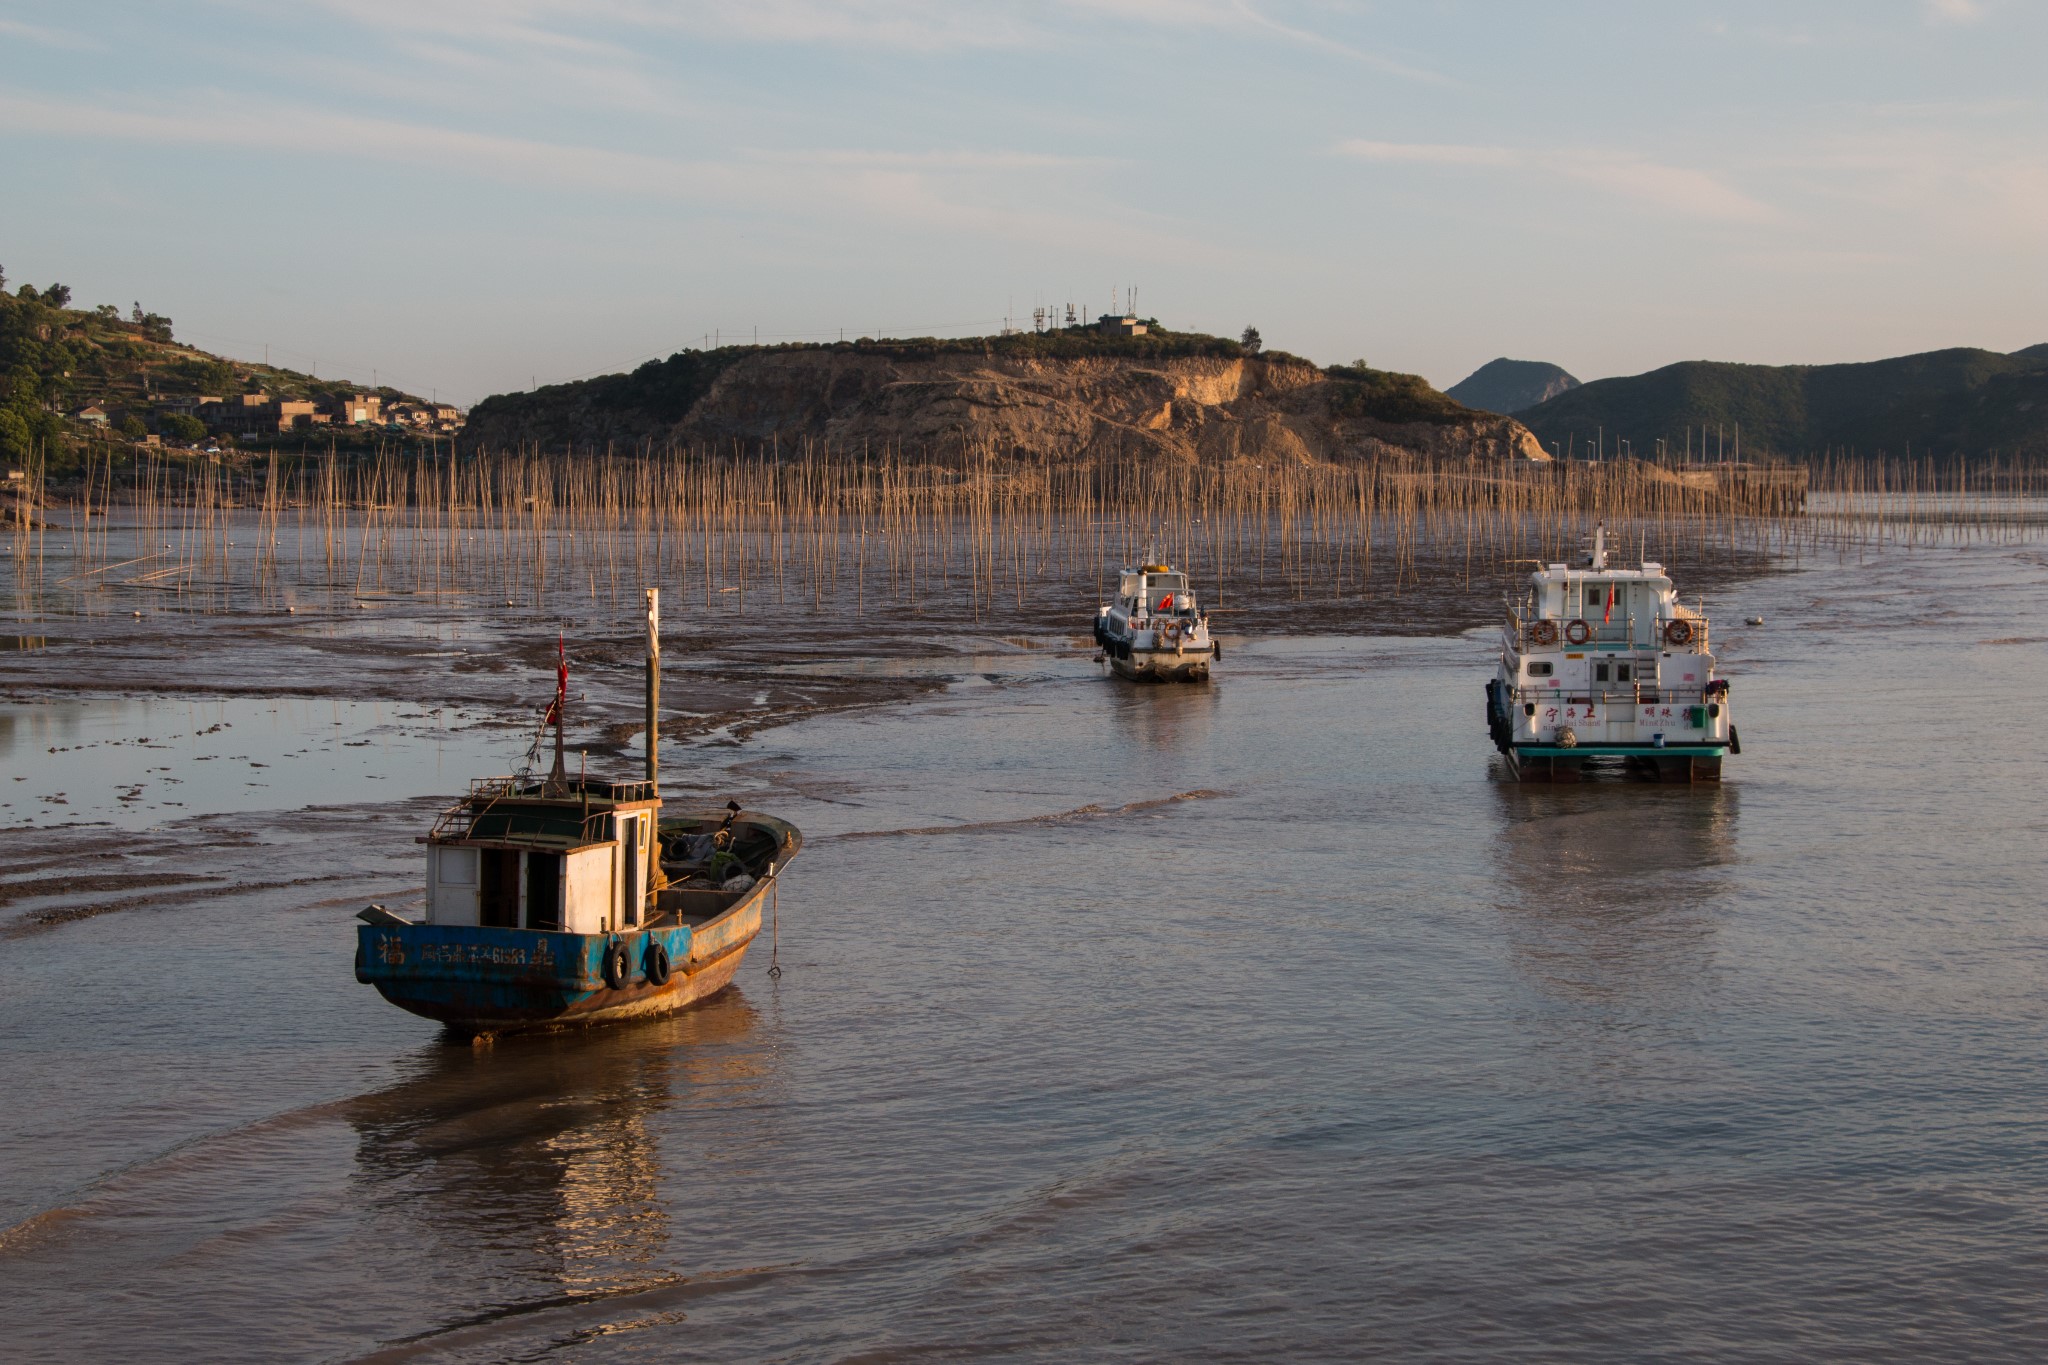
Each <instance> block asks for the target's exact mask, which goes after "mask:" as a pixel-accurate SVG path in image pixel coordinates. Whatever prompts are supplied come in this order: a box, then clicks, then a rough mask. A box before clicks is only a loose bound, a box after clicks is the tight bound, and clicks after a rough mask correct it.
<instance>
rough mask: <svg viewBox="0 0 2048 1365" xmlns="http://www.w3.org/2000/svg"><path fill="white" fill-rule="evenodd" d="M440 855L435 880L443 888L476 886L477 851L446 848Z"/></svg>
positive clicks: (440, 851)
mask: <svg viewBox="0 0 2048 1365" xmlns="http://www.w3.org/2000/svg"><path fill="white" fill-rule="evenodd" d="M437 852H438V853H439V855H440V861H439V867H438V868H437V869H436V875H435V880H437V881H438V882H440V884H441V885H443V886H475V885H476V850H475V849H473V848H444V849H439V850H437Z"/></svg>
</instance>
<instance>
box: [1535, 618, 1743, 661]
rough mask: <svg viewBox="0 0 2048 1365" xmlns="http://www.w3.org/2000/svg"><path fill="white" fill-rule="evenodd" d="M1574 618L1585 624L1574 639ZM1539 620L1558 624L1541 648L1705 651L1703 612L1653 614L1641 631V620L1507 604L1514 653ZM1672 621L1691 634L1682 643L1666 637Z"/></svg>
mask: <svg viewBox="0 0 2048 1365" xmlns="http://www.w3.org/2000/svg"><path fill="white" fill-rule="evenodd" d="M1574 619H1577V620H1583V621H1585V623H1586V625H1587V627H1588V633H1587V635H1586V638H1585V639H1584V640H1574V639H1572V638H1571V636H1570V634H1569V631H1570V629H1571V626H1572V624H1573V621H1574ZM1538 621H1548V622H1550V623H1551V624H1552V625H1553V626H1555V627H1556V628H1557V639H1556V640H1554V641H1553V642H1551V643H1550V644H1547V645H1543V646H1540V648H1541V649H1543V650H1557V649H1564V650H1573V649H1595V648H1598V647H1599V646H1602V645H1619V646H1621V647H1623V648H1628V649H1664V650H1669V649H1682V650H1685V651H1686V652H1688V653H1692V652H1697V653H1701V654H1705V653H1707V652H1708V643H1707V640H1708V625H1707V618H1706V617H1704V616H1676V617H1673V616H1658V617H1654V618H1652V619H1651V621H1650V622H1649V623H1648V624H1649V630H1648V631H1647V632H1643V631H1641V630H1640V626H1641V625H1642V623H1641V622H1638V623H1636V624H1635V625H1631V624H1630V623H1629V622H1627V621H1610V622H1606V623H1602V622H1601V621H1599V620H1598V619H1595V618H1590V617H1579V618H1572V617H1562V618H1560V617H1555V616H1533V615H1530V616H1525V615H1523V614H1521V613H1520V612H1517V611H1515V610H1514V609H1513V608H1512V607H1510V608H1509V609H1508V614H1507V622H1506V625H1507V630H1508V634H1509V636H1510V637H1511V638H1512V639H1513V640H1514V642H1515V652H1516V653H1518V654H1527V653H1528V652H1529V648H1530V646H1529V630H1530V627H1532V626H1534V625H1535V624H1536V623H1537V622H1538ZM1674 621H1679V622H1683V623H1684V624H1685V625H1686V626H1687V627H1689V628H1690V631H1691V635H1690V637H1689V638H1688V639H1686V640H1685V642H1684V643H1683V644H1676V643H1675V642H1673V641H1672V640H1670V639H1669V638H1668V633H1669V628H1670V626H1671V624H1672V623H1673V622H1674Z"/></svg>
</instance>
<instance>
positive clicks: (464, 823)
mask: <svg viewBox="0 0 2048 1365" xmlns="http://www.w3.org/2000/svg"><path fill="white" fill-rule="evenodd" d="M660 808H661V802H660V800H659V799H657V798H656V797H655V795H654V784H653V783H652V782H605V781H599V780H597V779H587V780H577V781H572V782H567V783H557V782H529V783H525V784H522V783H520V782H519V781H518V780H517V779H515V778H510V777H493V778H483V779H481V780H479V781H476V782H473V783H471V785H470V792H469V795H468V796H467V797H465V798H464V799H463V800H462V801H461V802H460V803H458V804H457V805H455V806H453V807H451V808H450V809H449V810H447V811H446V812H444V813H443V814H442V816H441V818H440V820H439V821H437V822H436V823H435V826H434V830H433V832H432V833H431V834H429V835H427V836H426V839H425V843H426V845H427V918H426V922H427V923H428V924H436V925H459V926H467V927H477V928H486V929H537V930H544V931H548V932H554V933H568V934H607V933H614V932H618V931H621V930H628V929H634V928H638V927H639V926H640V925H641V924H642V923H643V922H644V921H645V920H646V919H647V918H648V912H649V910H650V908H651V907H652V903H653V902H652V895H651V891H652V889H653V888H652V883H653V882H654V880H655V877H654V874H655V871H656V869H657V867H658V865H659V859H660V844H659V842H658V839H657V835H656V830H655V820H656V813H657V812H658V811H659V810H660Z"/></svg>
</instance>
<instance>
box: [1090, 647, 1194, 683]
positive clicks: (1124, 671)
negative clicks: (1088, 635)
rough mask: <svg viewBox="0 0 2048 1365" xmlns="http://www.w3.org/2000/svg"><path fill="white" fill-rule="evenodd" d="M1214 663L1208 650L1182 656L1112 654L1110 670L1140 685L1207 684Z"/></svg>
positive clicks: (1166, 653) (1170, 653) (1151, 652)
mask: <svg viewBox="0 0 2048 1365" xmlns="http://www.w3.org/2000/svg"><path fill="white" fill-rule="evenodd" d="M1211 662H1212V659H1211V651H1210V650H1207V649H1199V650H1197V649H1190V650H1187V651H1185V652H1183V653H1178V654H1177V653H1175V652H1174V651H1173V650H1170V649H1133V650H1128V651H1112V652H1110V654H1109V666H1110V669H1111V670H1112V671H1113V672H1115V673H1116V675H1117V676H1118V677H1120V678H1131V679H1134V680H1136V681H1139V682H1207V681H1209V665H1210V663H1211Z"/></svg>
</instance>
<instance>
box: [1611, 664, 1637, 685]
mask: <svg viewBox="0 0 2048 1365" xmlns="http://www.w3.org/2000/svg"><path fill="white" fill-rule="evenodd" d="M1634 671H1635V670H1634V668H1633V666H1632V665H1629V664H1616V665H1615V666H1614V680H1615V681H1616V682H1627V681H1629V676H1630V674H1631V673H1633V672H1634Z"/></svg>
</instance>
